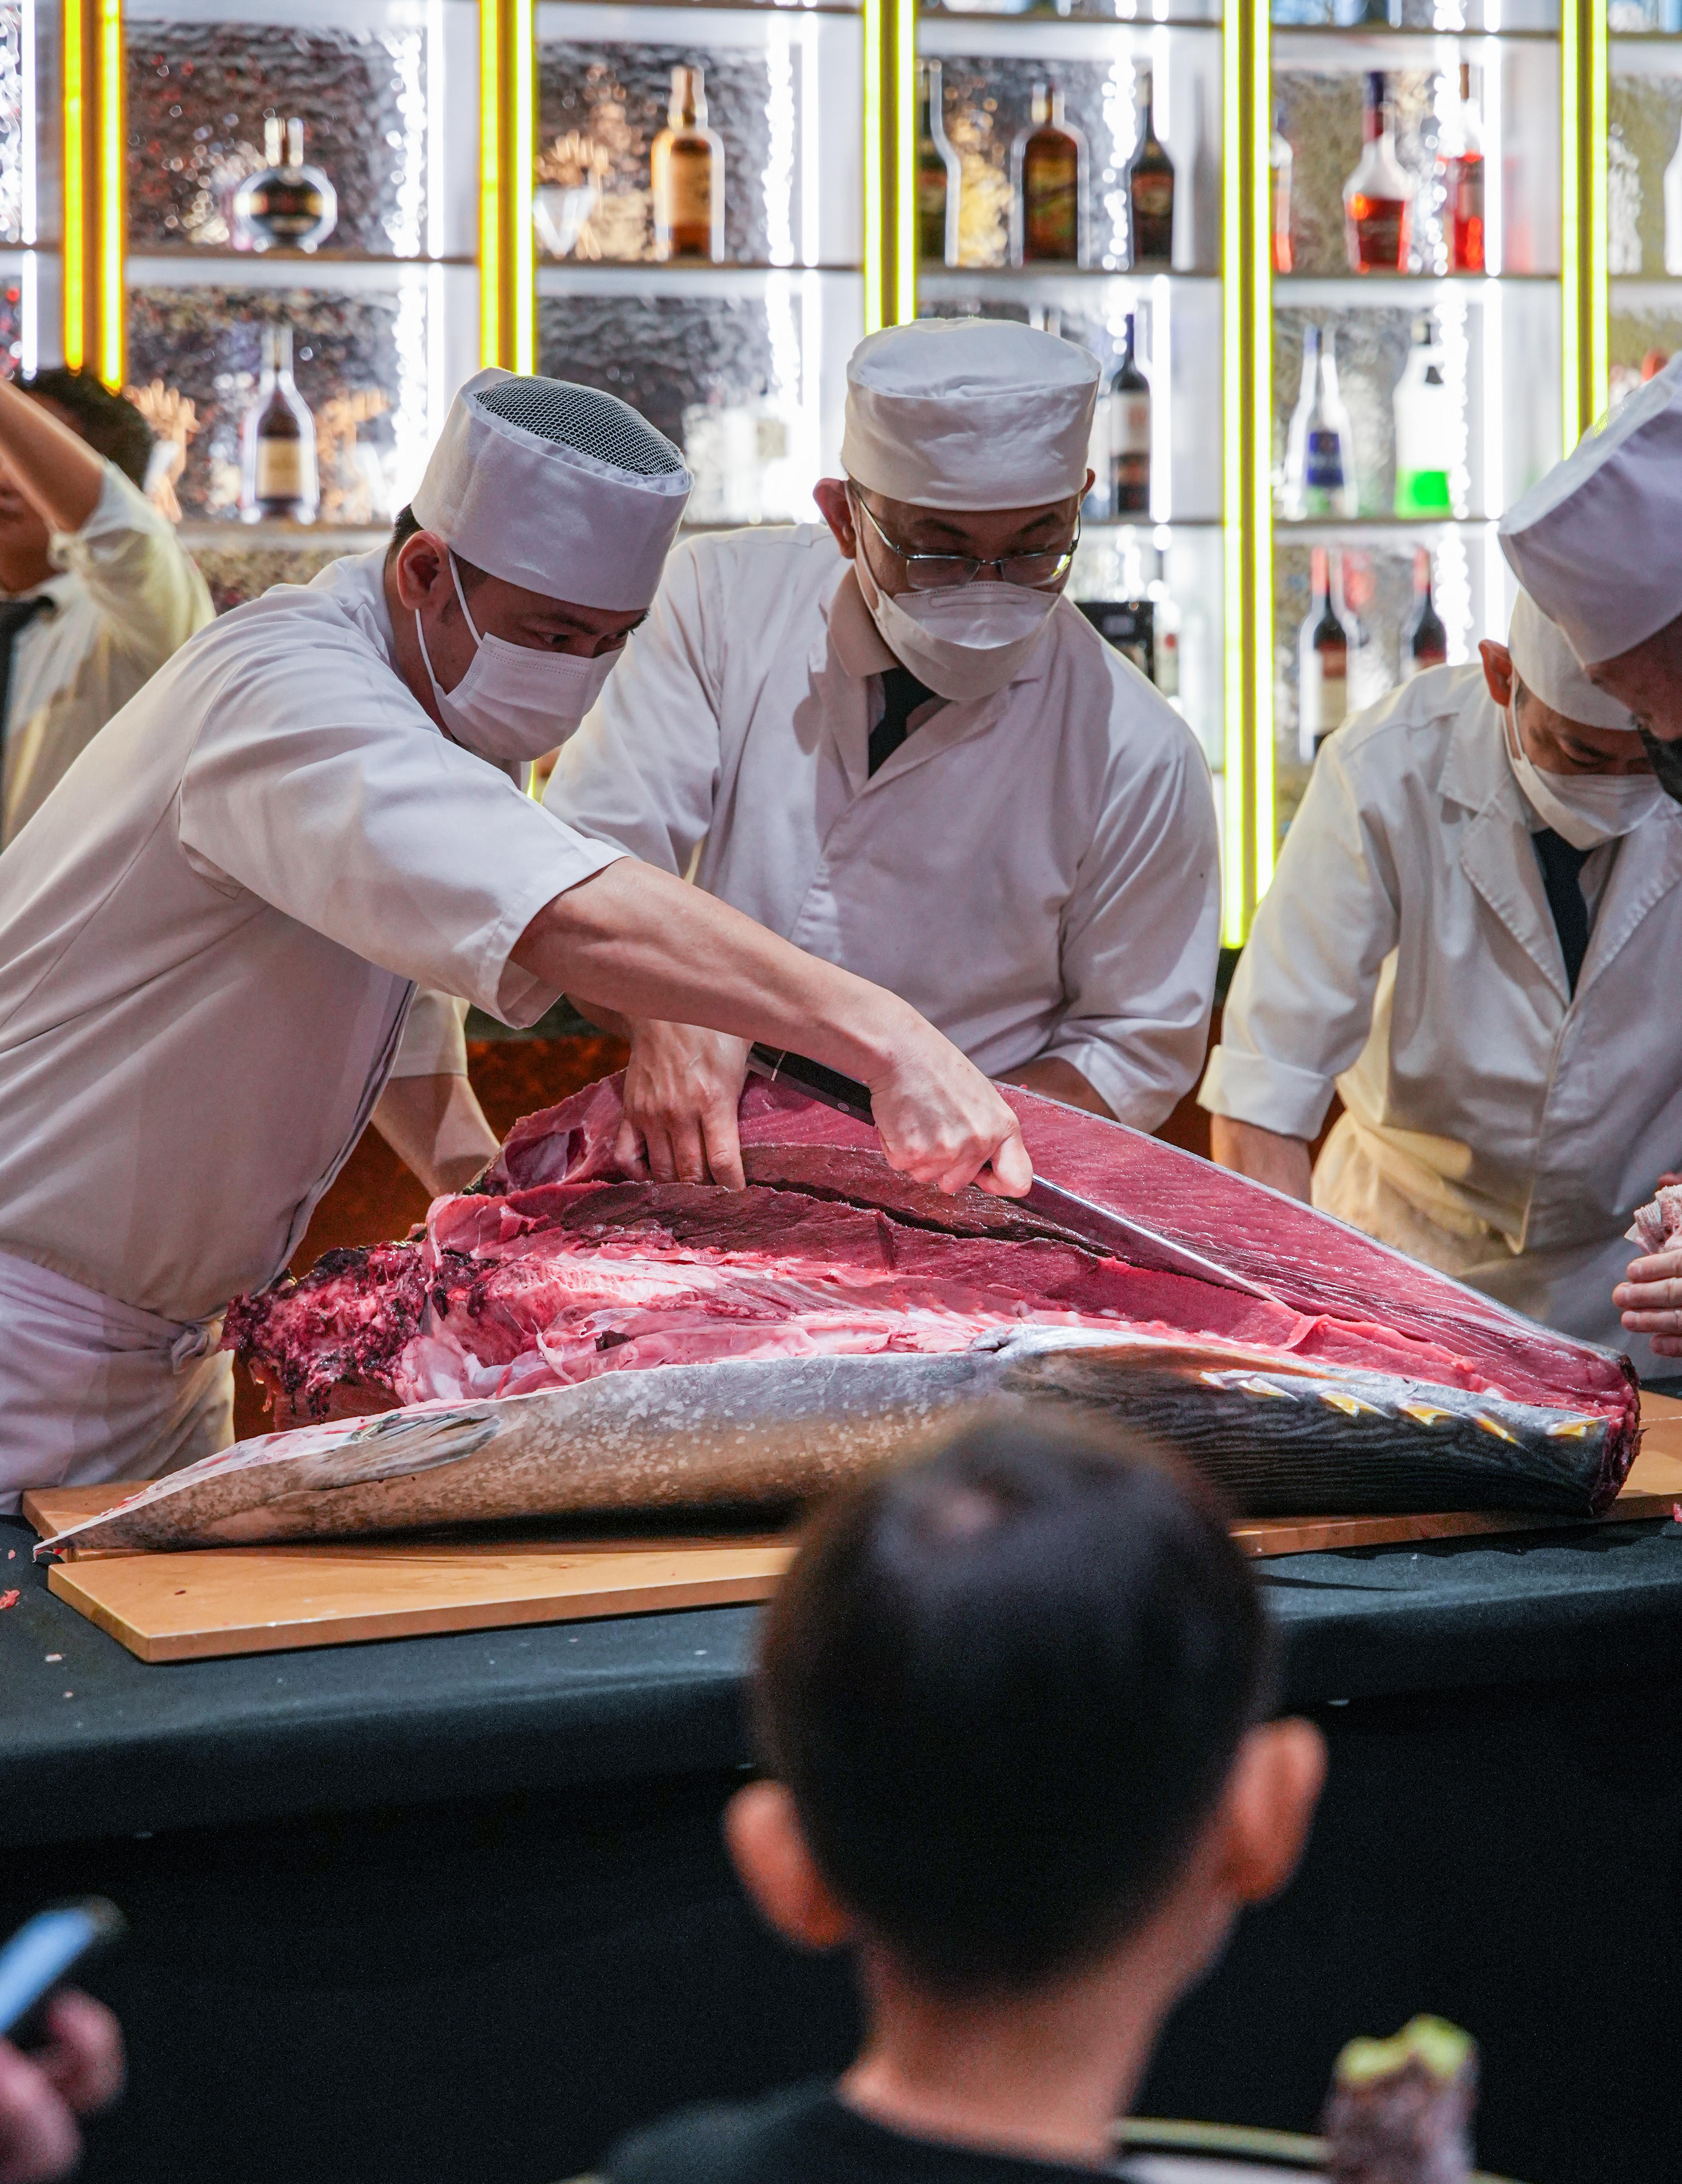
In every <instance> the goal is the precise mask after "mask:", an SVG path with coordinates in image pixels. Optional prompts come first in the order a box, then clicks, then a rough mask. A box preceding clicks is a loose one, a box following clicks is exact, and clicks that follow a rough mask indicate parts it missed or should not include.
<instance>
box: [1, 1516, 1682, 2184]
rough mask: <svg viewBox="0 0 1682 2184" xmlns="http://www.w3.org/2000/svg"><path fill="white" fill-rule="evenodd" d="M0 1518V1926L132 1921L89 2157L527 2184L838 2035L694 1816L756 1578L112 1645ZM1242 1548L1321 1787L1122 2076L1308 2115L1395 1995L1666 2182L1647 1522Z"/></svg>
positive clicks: (1492, 2148)
mask: <svg viewBox="0 0 1682 2184" xmlns="http://www.w3.org/2000/svg"><path fill="white" fill-rule="evenodd" d="M31 1544H32V1535H31V1534H30V1532H29V1531H28V1529H27V1528H26V1527H25V1526H23V1525H21V1524H12V1525H8V1524H4V1523H3V1522H0V1589H4V1588H5V1587H7V1586H9V1585H16V1586H18V1587H19V1590H20V1591H21V1594H22V1597H21V1599H20V1600H19V1603H18V1605H17V1606H16V1607H14V1608H12V1609H11V1610H9V1611H8V1612H7V1613H3V1614H0V1753H3V1759H4V1765H3V1775H0V1845H3V1847H4V1856H3V1858H0V1916H3V1917H5V1918H7V1919H8V1920H15V1919H18V1918H20V1917H21V1916H23V1915H24V1914H25V1912H26V1911H27V1910H28V1909H29V1908H32V1907H33V1906H34V1905H35V1904H36V1903H37V1902H39V1901H40V1900H41V1899H42V1898H43V1897H49V1896H53V1895H58V1894H64V1893H66V1892H72V1891H86V1890H93V1889H97V1890H102V1891H103V1892H107V1893H109V1894H111V1895H113V1896H114V1897H116V1898H117V1899H118V1901H119V1902H120V1903H122V1904H123V1905H124V1906H125V1908H126V1909H127V1910H128V1911H129V1913H130V1914H131V1919H132V1920H133V1923H134V1933H133V1936H132V1939H131V1942H130V1943H129V1944H128V1945H127V1946H126V1947H125V1950H124V1952H123V1953H121V1955H120V1957H118V1958H114V1959H113V1960H112V1961H111V1962H110V1963H109V1964H108V1965H107V1966H106V1968H105V1969H104V1970H103V1973H102V1974H101V1975H99V1976H98V1977H97V1979H95V1980H92V1981H90V1984H92V1985H94V1986H96V1987H97V1990H98V1991H100V1992H103V1993H105V1994H106V1995H107V1996H108V1997H109V1998H110V1999H111V2000H112V2001H114V2003H116V2004H117V2005H118V2007H119V2008H120V2010H121V2011H122V2013H123V2015H124V2018H125V2024H126V2025H127V2029H128V2031H129V2036H130V2040H131V2050H132V2054H133V2060H134V2081H133V2085H132V2087H131V2092H130V2095H129V2098H128V2099H127V2101H126V2103H125V2106H124V2108H123V2109H122V2110H121V2112H120V2114H119V2116H118V2117H116V2118H115V2119H114V2120H112V2121H111V2122H109V2123H108V2124H107V2125H106V2126H103V2128H102V2129H101V2130H100V2131H98V2132H97V2134H96V2137H95V2139H94V2143H93V2149H92V2158H91V2160H90V2163H89V2166H88V2169H87V2170H86V2176H87V2178H88V2180H89V2184H106V2180H108V2179H109V2180H113V2184H114V2180H117V2179H121V2180H123V2184H148V2180H150V2179H152V2178H153V2177H156V2178H159V2179H160V2180H161V2179H163V2178H165V2177H168V2178H170V2180H171V2184H197V2180H198V2179H200V2178H203V2179H204V2180H206V2184H209V2180H211V2179H213V2178H214V2179H216V2180H218V2184H221V2180H226V2179H229V2178H237V2179H238V2180H240V2184H267V2180H269V2179H271V2178H272V2179H275V2180H276V2184H278V2180H280V2179H281V2178H283V2177H284V2178H285V2179H287V2184H296V2180H297V2179H298V2177H299V2176H312V2177H315V2176H320V2177H331V2178H334V2179H345V2180H355V2184H363V2180H366V2184H386V2180H388V2179H390V2180H395V2179H398V2178H404V2179H407V2178H411V2177H418V2176H421V2175H422V2174H423V2173H425V2174H429V2175H431V2174H442V2175H446V2176H449V2177H450V2178H452V2179H453V2180H457V2179H459V2180H462V2184H476V2180H479V2179H484V2180H486V2184H489V2180H491V2179H497V2180H507V2184H549V2180H553V2179H555V2178H560V2177H565V2176H568V2175H570V2174H571V2173H572V2172H573V2171H575V2170H578V2169H580V2168H582V2167H583V2166H584V2165H586V2164H587V2163H588V2160H589V2159H590V2158H591V2157H593V2155H594V2154H595V2153H598V2152H599V2151H600V2150H601V2148H602V2147H603V2146H604V2144H605V2143H606V2142H608V2141H610V2139H611V2138H612V2137H614V2136H615V2134H616V2133H617V2132H618V2131H621V2130H622V2129H624V2128H625V2127H627V2126H628V2125H630V2124H632V2123H633V2122H635V2121H637V2120H640V2119H642V2118H643V2117H646V2116H649V2115H652V2114H656V2113H658V2112H660V2110H661V2109H665V2108H666V2107H668V2106H670V2105H671V2104H672V2103H675V2102H677V2101H680V2100H685V2099H689V2098H698V2097H701V2096H704V2095H711V2094H718V2093H729V2092H748V2091H751V2090H753V2089H755V2088H756V2087H761V2086H764V2085H767V2084H771V2083H773V2082H777V2081H781V2080H785V2079H787V2078H789V2077H792V2076H794V2075H799V2074H802V2073H805V2072H807V2071H810V2070H824V2069H829V2068H832V2067H833V2066H834V2065H835V2064H837V2063H838V2062H839V2061H840V2060H841V2059H843V2058H844V2056H845V2054H846V2053H847V2052H848V2045H849V2041H850V2039H851V2038H852V2036H853V2032H854V2024H853V2014H852V2008H851V2003H850V1998H849V1991H848V1986H847V1981H846V1979H845V1976H844V1972H843V1970H842V1969H841V1968H840V1967H838V1966H837V1965H836V1964H832V1963H829V1962H814V1961H808V1960H803V1959H799V1958H795V1957H794V1956H792V1955H791V1954H790V1953H788V1952H786V1951H784V1950H783V1949H782V1948H781V1947H779V1946H777V1945H776V1944H774V1943H773V1942H771V1941H770V1940H769V1939H768V1938H766V1936H764V1935H763V1934H761V1933H760V1931H759V1930H758V1929H757V1928H756V1927H755V1924H754V1922H753V1920H752V1919H751V1918H750V1917H749V1914H748V1913H747V1912H746V1910H745V1908H744V1907H743V1905H742V1903H740V1901H739V1899H738V1896H737V1894H736V1892H735V1890H734V1888H733V1886H732V1882H731V1880H730V1876H729V1874H728V1871H727V1868H726V1866H725V1864H724V1861H723V1858H722V1855H721V1852H720V1849H719V1847H718V1835H717V1815H718V1811H719V1808H720V1807H721V1803H722V1802H723V1800H724V1799H725V1797H727V1795H728V1793H729V1791H730V1788H731V1786H732V1783H733V1782H734V1781H735V1780H738V1778H739V1775H740V1772H741V1770H742V1769H743V1768H744V1765H745V1763H746V1761H747V1757H748V1747H747V1739H746V1735H745V1730H744V1721H743V1713H742V1704H741V1700H742V1692H743V1684H744V1673H745V1669H746V1666H747V1663H748V1659H749V1649H750V1646H751V1643H752V1636H753V1628H754V1620H755V1615H754V1611H752V1610H750V1609H746V1608H719V1609H712V1610H707V1611H701V1612H695V1613H685V1614H677V1615H660V1616H648V1617H639V1618H627V1619H621V1620H618V1621H611V1622H601V1623H592V1624H571V1625H567V1624H557V1625H554V1626H550V1627H548V1628H540V1629H532V1630H511V1631H499V1632H494V1633H489V1634H483V1635H464V1636H459V1637H443V1638H426V1639H417V1640H407V1641H393V1642H390V1643H387V1644H382V1645H375V1646H348V1647H343V1648H338V1649H324V1650H320V1651H315V1652H295V1653H284V1654H276V1655H270V1656H266V1657H257V1658H248V1659H243V1660H231V1661H213V1662H202V1663H180V1664H176V1665H174V1666H169V1667H147V1666H145V1665H143V1664H142V1663H140V1662H138V1661H136V1660H134V1659H133V1658H131V1656H130V1655H129V1654H127V1653H126V1652H124V1651H123V1650H122V1649H121V1648H120V1646H117V1645H115V1644H114V1642H113V1641H110V1640H109V1639H108V1638H106V1637H104V1636H103V1635H102V1634H101V1633H100V1632H99V1631H97V1630H95V1629H93V1627H92V1625H91V1624H87V1623H86V1622H84V1621H83V1620H82V1619H81V1617H80V1616H78V1615H77V1614H75V1613H74V1612H73V1611H72V1610H71V1609H70V1608H69V1607H65V1606H64V1605H63V1604H62V1603H61V1602H58V1601H56V1600H54V1599H53V1598H52V1596H50V1595H49V1594H48V1593H47V1591H46V1590H45V1582H44V1576H43V1574H42V1573H40V1572H38V1571H36V1569H34V1568H32V1567H31V1564H30V1563H29V1560H28V1553H29V1548H30V1546H31ZM13 1550H15V1555H16V1559H15V1560H12V1561H8V1559H7V1555H8V1551H13ZM1261 1570H1262V1574H1263V1576H1264V1580H1265V1582H1266V1584H1267V1590H1268V1593H1269V1596H1270V1598H1271V1600H1272V1602H1273V1606H1274V1607H1275V1609H1276V1611H1277V1613H1278V1618H1279V1620H1280V1623H1281V1625H1282V1628H1283V1630H1284V1637H1285V1643H1286V1662H1287V1688H1288V1696H1289V1702H1290V1703H1291V1704H1292V1706H1294V1707H1296V1708H1307V1709H1309V1710H1312V1712H1314V1713H1315V1714H1316V1715H1317V1718H1318V1719H1320V1720H1321V1721H1322V1723H1323V1725H1324V1726H1325V1728H1326V1730H1327V1731H1328V1735H1329V1736H1330V1738H1331V1741H1332V1745H1333V1754H1334V1757H1333V1771H1332V1780H1331V1786H1330V1789H1329V1791H1328V1797H1327V1800H1326V1803H1325V1807H1324V1808H1323V1814H1322V1818H1321V1821H1320V1825H1319V1826H1318V1828H1317V1832H1316V1836H1315V1840H1314V1843H1313V1846H1312V1850H1311V1853H1310V1855H1309V1858H1308V1860H1307V1862H1306V1865H1305V1867H1304V1869H1303V1871H1302V1873H1301V1875H1300V1876H1299V1878H1298V1880H1297V1881H1296V1882H1295V1885H1294V1886H1293V1887H1292V1888H1291V1889H1290V1891H1289V1892H1288V1894H1287V1895H1286V1896H1285V1897H1284V1898H1282V1899H1281V1901H1280V1902H1279V1903H1277V1904H1275V1905H1273V1906H1271V1907H1269V1908H1267V1909H1266V1910H1264V1911H1262V1912H1261V1913H1259V1914H1256V1915H1254V1916H1252V1917H1251V1918H1250V1919H1249V1920H1248V1921H1247V1922H1246V1923H1245V1925H1244V1927H1243V1928H1242V1929H1241V1931H1240V1932H1239V1936H1238V1938H1237V1940H1236V1941H1235V1942H1234V1946H1233V1947H1232V1948H1231V1950H1230V1951H1229V1953H1228V1956H1227V1958H1226V1959H1225V1961H1224V1963H1223V1964H1222V1966H1221V1967H1220V1969H1219V1970H1218V1971H1217V1973H1216V1974H1215V1975H1214V1976H1213V1978H1212V1979H1211V1981H1209V1982H1208V1983H1207V1984H1206V1986H1204V1987H1203V1988H1202V1989H1201V1990H1200V1992H1198V1993H1197V1994H1196V1995H1195V1996H1194V1997H1192V1998H1191V1999H1190V2001H1189V2003H1187V2004H1186V2005H1185V2006H1184V2008H1183V2009H1182V2010H1181V2011H1180V2012H1179V2014H1178V2016H1177V2018H1176V2019H1175V2020H1174V2022H1173V2024H1172V2026H1171V2028H1170V2030H1169V2033H1168V2036H1167V2040H1166V2041H1165V2042H1164V2045H1163V2048H1162V2050H1161V2054H1160V2056H1159V2058H1158V2060H1157V2064H1156V2069H1155V2070H1154V2072H1153V2074H1152V2077H1151V2080H1150V2085H1149V2087H1147V2089H1146V2093H1145V2101H1144V2103H1143V2105H1144V2107H1145V2110H1146V2111H1147V2112H1149V2113H1153V2114H1199V2115H1205V2116H1211V2117H1219V2118H1223V2119H1227V2120H1234V2121H1247V2122H1252V2123H1258V2124H1269V2125H1273V2126H1278V2127H1281V2128H1284V2129H1299V2130H1300V2129H1306V2128H1309V2127H1311V2126H1312V2122H1313V2120H1314V2116H1315V2113H1316V2110H1317V2104H1318V2101H1319V2098H1320V2094H1321V2092H1322V2089H1323V2086H1324V2083H1325V2079H1326V2075H1327V2073H1328V2069H1329V2066H1330V2063H1331V2059H1332V2057H1333V2055H1334V2052H1335V2050H1336V2048H1337V2047H1338V2045H1339V2043H1340V2042H1341V2041H1342V2039H1343V2038H1344V2037H1345V2036H1346V2035H1348V2034H1349V2033H1351V2032H1352V2031H1380V2032H1383V2031H1392V2030H1394V2029H1395V2026H1396V2025H1398V2024H1400V2023H1401V2020H1403V2019H1404V2018H1405V2017H1406V2016H1407V2015H1409V2014H1412V2011H1414V2010H1415V2009H1423V2008H1430V2009H1438V2010H1440V2011H1442V2012H1444V2013H1445V2014H1447V2015H1449V2016H1451V2017H1452V2018H1455V2019H1456V2020H1458V2021H1459V2022H1461V2023H1462V2024H1464V2025H1468V2027H1469V2028H1471V2029H1472V2030H1473V2031H1475V2032H1476V2033H1477V2034H1478V2036H1479V2039H1480V2040H1481V2042H1482V2043H1483V2047H1484V2057H1485V2072H1486V2092H1485V2098H1484V2125H1483V2130H1482V2133H1481V2137H1480V2151H1481V2153H1482V2156H1483V2159H1484V2165H1485V2166H1486V2167H1492V2168H1495V2169H1497V2170H1502V2171H1505V2172H1506V2173H1507V2174H1510V2175H1512V2176H1519V2177H1523V2178H1524V2179H1526V2180H1527V2184H1567V2180H1569V2184H1595V2180H1599V2179H1602V2178H1604V2179H1607V2180H1608V2181H1609V2180H1612V2179H1614V2178H1616V2179H1618V2180H1624V2179H1627V2178H1631V2177H1635V2176H1644V2175H1645V2176H1657V2175H1660V2174H1662V2173H1667V2172H1668V2170H1669V2168H1670V2167H1671V2166H1673V2165H1674V2164H1673V2158H1672V2154H1671V2150H1670V2149H1671V2146H1672V2142H1673V2136H1674V2125H1673V2123H1672V2112H1673V2109H1674V2085H1675V2083H1676V2081H1677V2077H1678V2072H1677V2069H1676V2063H1677V2046H1678V2041H1677V2035H1676V2032H1675V2031H1674V2023H1675V2020H1676V2019H1677V2017H1678V2015H1679V2013H1682V1982H1679V1981H1678V1980H1677V1978H1676V1976H1675V1973H1674V1965H1675V1964H1676V1960H1677V1957H1678V1941H1679V1933H1678V1925H1679V1919H1682V1710H1679V1708H1678V1706H1677V1703H1676V1692H1677V1688H1678V1669H1679V1666H1682V1527H1679V1526H1677V1525H1674V1524H1642V1525H1629V1526H1618V1527H1614V1528H1609V1529H1604V1530H1601V1531H1596V1532H1581V1533H1578V1532H1570V1533H1563V1532H1562V1533H1546V1534H1531V1535H1526V1536H1523V1537H1520V1538H1514V1539H1511V1540H1504V1541H1468V1542H1463V1543H1455V1544H1445V1545H1441V1546H1433V1547H1426V1548H1421V1549H1418V1550H1414V1549H1409V1548H1389V1549H1378V1550H1367V1551H1354V1552H1344V1553H1339V1554H1323V1555H1306V1556H1297V1557H1290V1558H1289V1559H1284V1560H1279V1561H1275V1562H1272V1563H1264V1564H1262V1565H1261ZM49 1655H58V1656H61V1657H62V1658H58V1659H56V1660H50V1659H48V1658H47V1656H49Z"/></svg>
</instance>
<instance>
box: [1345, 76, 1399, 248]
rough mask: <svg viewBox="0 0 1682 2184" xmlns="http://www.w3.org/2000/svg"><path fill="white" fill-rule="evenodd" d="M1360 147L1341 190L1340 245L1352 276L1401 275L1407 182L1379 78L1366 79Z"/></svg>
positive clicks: (1386, 91)
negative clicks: (1358, 156)
mask: <svg viewBox="0 0 1682 2184" xmlns="http://www.w3.org/2000/svg"><path fill="white" fill-rule="evenodd" d="M1362 139H1363V141H1362V149H1361V157H1360V159H1359V160H1358V161H1357V162H1356V166H1355V170H1354V172H1353V173H1352V174H1351V175H1350V177H1349V180H1348V181H1346V182H1345V184H1344V186H1343V210H1344V241H1345V247H1346V248H1347V250H1348V253H1349V265H1350V270H1351V272H1352V273H1405V272H1406V270H1407V253H1408V248H1409V245H1410V243H1411V242H1412V230H1413V195H1414V191H1413V183H1412V178H1411V177H1410V176H1409V175H1408V174H1407V172H1406V169H1405V168H1404V167H1403V166H1402V164H1401V161H1400V160H1399V159H1397V158H1396V155H1395V118H1394V116H1393V114H1392V113H1391V110H1390V94H1389V92H1388V90H1387V89H1386V87H1385V84H1384V75H1383V74H1382V73H1381V72H1380V71H1379V70H1373V73H1372V74H1371V75H1368V76H1367V79H1366V89H1365V99H1364V108H1363V112H1362Z"/></svg>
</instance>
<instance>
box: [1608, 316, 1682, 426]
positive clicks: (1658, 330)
mask: <svg viewBox="0 0 1682 2184" xmlns="http://www.w3.org/2000/svg"><path fill="white" fill-rule="evenodd" d="M1679 348H1682V292H1679V293H1678V295H1677V298H1676V300H1675V302H1674V303H1659V302H1649V303H1646V304H1643V305H1641V306H1640V307H1637V308H1633V309H1632V308H1631V306H1630V304H1629V303H1628V302H1627V301H1626V300H1620V299H1619V298H1618V297H1616V296H1614V297H1613V299H1612V401H1613V402H1614V403H1618V402H1621V401H1622V400H1623V398H1624V396H1625V395H1626V394H1629V393H1632V392H1633V391H1634V389H1635V387H1639V386H1640V383H1641V381H1642V379H1643V377H1644V376H1645V377H1648V378H1651V376H1652V374H1653V373H1654V372H1655V371H1657V370H1658V369H1659V367H1660V366H1661V365H1664V364H1668V362H1669V361H1670V359H1671V358H1672V357H1673V356H1674V354H1676V352H1677V350H1678V349H1679Z"/></svg>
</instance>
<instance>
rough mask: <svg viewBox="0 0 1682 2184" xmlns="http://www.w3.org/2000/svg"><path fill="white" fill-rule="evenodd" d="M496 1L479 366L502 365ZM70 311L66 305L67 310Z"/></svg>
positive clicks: (482, 36)
mask: <svg viewBox="0 0 1682 2184" xmlns="http://www.w3.org/2000/svg"><path fill="white" fill-rule="evenodd" d="M500 13H501V9H500V7H499V5H498V0H479V361H480V363H481V364H482V365H486V364H500V363H501V362H502V220H503V207H502V81H501V77H502V46H501V41H500V39H499V37H498V27H499V25H498V16H499V15H500ZM67 308H68V304H67Z"/></svg>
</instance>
